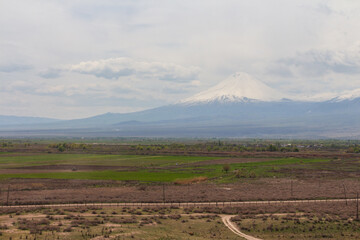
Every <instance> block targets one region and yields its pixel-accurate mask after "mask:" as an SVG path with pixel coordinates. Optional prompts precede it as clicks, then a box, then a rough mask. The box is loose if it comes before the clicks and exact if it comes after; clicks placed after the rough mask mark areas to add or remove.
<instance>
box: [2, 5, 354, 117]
mask: <svg viewBox="0 0 360 240" xmlns="http://www.w3.org/2000/svg"><path fill="white" fill-rule="evenodd" d="M359 29H360V1H356V0H352V1H350V0H343V1H339V0H336V1H335V0H334V1H330V0H329V1H325V0H291V1H289V0H222V1H219V0H216V1H214V0H171V1H169V0H121V1H115V0H86V1H85V0H50V1H49V0H32V1H28V0H0V115H17V116H38V117H51V118H58V119H73V118H83V117H89V116H93V115H97V114H102V113H106V112H118V113H124V112H133V111H139V110H143V109H149V108H153V107H158V106H163V105H168V104H172V103H176V102H178V101H180V100H181V99H184V98H187V97H190V96H192V95H194V94H196V93H198V92H200V91H202V90H205V89H207V88H209V87H211V86H213V85H215V84H217V83H219V82H220V81H222V80H223V79H225V78H227V77H228V76H229V75H231V74H233V73H235V72H246V73H248V74H250V75H252V76H254V77H256V78H257V79H259V80H261V81H263V82H264V83H266V84H268V85H269V86H271V87H273V88H276V89H278V90H280V91H283V92H287V93H289V94H303V95H308V96H311V95H316V94H324V95H326V94H328V93H341V92H342V91H347V90H352V89H355V88H360V31H359Z"/></svg>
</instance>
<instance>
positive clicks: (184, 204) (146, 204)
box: [0, 198, 356, 208]
mask: <svg viewBox="0 0 360 240" xmlns="http://www.w3.org/2000/svg"><path fill="white" fill-rule="evenodd" d="M354 201H356V199H355V198H351V199H344V198H341V199H321V200H307V199H301V200H284V201H244V202H165V203H159V202H152V203H149V202H129V203H68V204H33V205H9V206H7V205H1V206H0V208H29V207H86V206H97V207H153V206H165V207H171V206H178V207H191V206H194V207H202V206H212V207H223V206H244V205H245V206H246V205H251V206H253V205H264V204H277V205H281V204H288V205H292V204H294V205H296V204H307V203H331V202H354Z"/></svg>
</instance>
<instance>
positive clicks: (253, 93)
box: [182, 72, 284, 104]
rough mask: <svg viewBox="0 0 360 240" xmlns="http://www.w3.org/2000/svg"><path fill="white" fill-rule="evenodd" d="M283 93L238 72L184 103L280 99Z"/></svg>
mask: <svg viewBox="0 0 360 240" xmlns="http://www.w3.org/2000/svg"><path fill="white" fill-rule="evenodd" d="M282 98H284V96H283V94H281V93H280V92H278V91H277V90H275V89H273V88H270V87H269V86H267V85H266V84H265V83H263V82H261V81H259V80H258V79H256V78H254V77H252V76H251V75H249V74H247V73H244V72H237V73H235V74H233V75H231V76H230V77H228V78H227V79H225V80H223V81H222V82H220V83H218V84H217V85H215V86H214V87H212V88H210V89H208V90H205V91H203V92H200V93H198V94H196V95H194V96H192V97H190V98H187V99H185V100H183V101H182V103H190V104H191V103H207V102H249V101H279V100H281V99H282Z"/></svg>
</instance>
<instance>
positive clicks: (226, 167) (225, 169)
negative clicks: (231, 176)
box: [223, 164, 230, 173]
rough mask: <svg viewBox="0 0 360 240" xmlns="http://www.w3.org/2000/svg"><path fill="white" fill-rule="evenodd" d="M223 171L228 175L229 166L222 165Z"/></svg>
mask: <svg viewBox="0 0 360 240" xmlns="http://www.w3.org/2000/svg"><path fill="white" fill-rule="evenodd" d="M223 171H224V172H226V173H228V172H229V171H230V165H229V164H224V166H223Z"/></svg>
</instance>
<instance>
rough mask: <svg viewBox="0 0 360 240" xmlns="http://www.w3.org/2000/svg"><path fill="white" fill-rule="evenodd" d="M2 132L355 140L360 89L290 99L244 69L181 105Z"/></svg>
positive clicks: (6, 119) (5, 127)
mask: <svg viewBox="0 0 360 240" xmlns="http://www.w3.org/2000/svg"><path fill="white" fill-rule="evenodd" d="M0 136H72V137H90V136H91V137H96V136H104V137H122V136H124V137H125V136H138V137H206V138H209V137H234V138H235V137H236V138H255V137H256V138H358V137H360V89H356V90H354V91H351V92H346V93H344V94H342V95H340V96H333V97H331V98H329V99H325V100H324V99H323V100H318V99H316V98H315V97H305V98H301V97H292V96H289V95H287V94H284V93H281V92H279V91H277V90H275V89H273V88H270V87H269V86H267V85H266V84H264V83H263V82H261V81H259V80H257V79H255V78H253V77H251V76H250V75H248V74H246V73H236V74H234V75H232V76H230V77H229V78H227V79H225V80H224V81H222V82H220V83H219V84H218V85H216V86H214V87H212V88H210V89H208V90H206V91H204V92H201V93H198V94H196V95H194V96H193V97H190V98H187V99H184V100H183V101H180V102H179V103H176V104H173V105H169V106H163V107H159V108H154V109H149V110H145V111H140V112H135V113H125V114H120V113H106V114H102V115H97V116H94V117H90V118H84V119H76V120H62V121H61V120H56V119H47V118H29V117H24V118H22V117H13V116H0Z"/></svg>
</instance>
